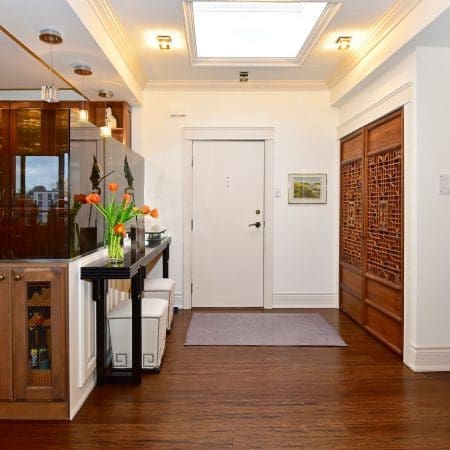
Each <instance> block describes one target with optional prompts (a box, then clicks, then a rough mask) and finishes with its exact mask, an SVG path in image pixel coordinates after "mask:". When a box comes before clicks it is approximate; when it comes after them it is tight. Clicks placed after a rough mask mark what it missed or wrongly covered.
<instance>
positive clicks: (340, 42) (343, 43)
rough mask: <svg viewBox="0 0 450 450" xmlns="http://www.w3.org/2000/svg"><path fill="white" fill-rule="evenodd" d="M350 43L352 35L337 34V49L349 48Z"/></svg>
mask: <svg viewBox="0 0 450 450" xmlns="http://www.w3.org/2000/svg"><path fill="white" fill-rule="evenodd" d="M351 43H352V37H351V36H339V37H338V38H337V39H336V44H337V46H338V47H337V48H338V50H348V49H349V48H350V45H351Z"/></svg>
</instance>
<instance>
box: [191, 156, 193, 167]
mask: <svg viewBox="0 0 450 450" xmlns="http://www.w3.org/2000/svg"><path fill="white" fill-rule="evenodd" d="M191 165H192V167H194V156H192V159H191Z"/></svg>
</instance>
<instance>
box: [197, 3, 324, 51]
mask: <svg viewBox="0 0 450 450" xmlns="http://www.w3.org/2000/svg"><path fill="white" fill-rule="evenodd" d="M326 6H327V2H314V3H313V2H301V3H296V2H289V3H288V2H284V3H281V2H205V1H194V2H193V5H192V7H193V13H194V28H195V37H196V46H197V56H198V57H200V58H295V57H296V56H297V54H298V53H299V51H300V49H301V48H302V46H303V44H304V43H305V41H306V39H307V38H308V36H309V34H310V33H311V31H312V29H313V28H314V26H315V24H316V23H317V21H318V19H319V18H320V16H321V15H322V13H323V12H324V10H325V8H326Z"/></svg>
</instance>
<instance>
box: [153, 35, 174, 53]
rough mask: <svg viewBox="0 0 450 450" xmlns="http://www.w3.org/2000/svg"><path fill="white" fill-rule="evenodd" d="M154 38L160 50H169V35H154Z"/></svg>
mask: <svg viewBox="0 0 450 450" xmlns="http://www.w3.org/2000/svg"><path fill="white" fill-rule="evenodd" d="M156 39H157V41H158V44H159V48H160V49H161V50H170V44H171V43H172V38H171V37H170V36H156Z"/></svg>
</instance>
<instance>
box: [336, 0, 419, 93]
mask: <svg viewBox="0 0 450 450" xmlns="http://www.w3.org/2000/svg"><path fill="white" fill-rule="evenodd" d="M421 2H422V0H397V2H396V3H395V4H394V5H393V6H392V7H391V8H390V9H389V10H388V11H386V13H385V14H384V15H383V16H382V17H381V18H380V19H379V20H378V21H377V22H376V23H375V25H374V27H373V28H372V30H371V31H370V33H369V36H368V37H367V39H366V40H365V41H364V43H363V44H362V45H361V46H360V47H359V48H358V49H356V50H354V51H351V52H350V53H349V55H348V57H347V58H346V59H345V60H344V61H343V62H342V63H341V64H340V65H339V67H338V68H337V69H336V71H335V72H334V73H333V74H332V75H331V76H330V77H329V78H328V79H327V83H328V86H329V87H330V88H333V87H335V86H336V85H337V84H338V83H339V81H341V80H342V79H343V78H344V77H345V76H346V75H347V74H348V73H349V72H350V71H351V70H352V69H353V68H354V67H355V66H356V65H357V64H358V63H359V62H360V61H361V60H363V59H364V58H365V57H366V56H367V55H368V54H369V53H370V52H371V51H372V50H373V49H374V48H375V47H376V46H377V45H379V44H380V42H381V41H382V40H383V39H384V38H385V37H386V36H387V35H389V33H390V32H391V31H392V30H393V29H394V28H395V27H397V25H398V24H399V23H400V22H401V21H402V20H403V19H404V18H405V17H406V16H407V15H408V14H409V13H410V12H411V11H412V10H413V9H414V8H416V7H417V5H419V3H421Z"/></svg>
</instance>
